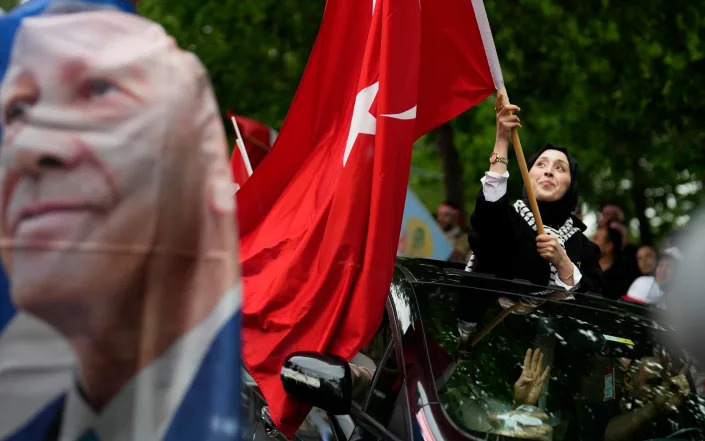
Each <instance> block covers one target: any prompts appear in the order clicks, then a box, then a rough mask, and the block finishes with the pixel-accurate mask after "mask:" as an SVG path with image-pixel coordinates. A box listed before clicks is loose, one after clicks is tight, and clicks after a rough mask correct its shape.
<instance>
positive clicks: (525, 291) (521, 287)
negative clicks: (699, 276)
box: [396, 257, 650, 315]
mask: <svg viewBox="0 0 705 441" xmlns="http://www.w3.org/2000/svg"><path fill="white" fill-rule="evenodd" d="M396 266H397V269H398V270H399V272H400V273H401V274H403V277H404V279H405V280H406V281H407V282H409V283H411V284H412V285H415V284H433V285H451V286H469V287H473V288H477V289H481V290H485V291H488V292H495V293H498V294H499V293H503V292H504V293H508V294H520V295H535V294H537V293H541V292H542V291H544V292H545V291H546V289H547V287H545V286H538V285H533V284H531V283H530V282H527V281H524V280H518V279H515V280H506V279H498V278H495V277H494V276H492V275H489V274H480V273H471V272H467V271H465V265H464V264H462V263H455V262H445V261H441V260H431V259H420V258H407V257H398V258H397V265H396ZM555 289H557V288H554V290H555ZM573 296H574V297H575V300H574V302H575V304H576V305H581V306H585V307H589V308H596V309H600V310H604V311H611V312H614V313H621V314H623V313H629V314H638V315H644V314H645V313H648V312H649V311H650V309H649V308H648V307H644V306H642V305H638V304H636V303H632V302H626V301H619V300H610V299H606V298H604V297H602V296H600V295H599V294H594V293H573Z"/></svg>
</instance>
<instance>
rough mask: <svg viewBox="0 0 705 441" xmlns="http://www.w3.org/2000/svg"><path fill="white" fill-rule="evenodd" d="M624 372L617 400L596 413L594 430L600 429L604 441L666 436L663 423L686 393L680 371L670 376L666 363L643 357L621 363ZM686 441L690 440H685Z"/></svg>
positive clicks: (665, 427) (685, 396)
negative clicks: (624, 369) (619, 395)
mask: <svg viewBox="0 0 705 441" xmlns="http://www.w3.org/2000/svg"><path fill="white" fill-rule="evenodd" d="M623 363H624V365H625V366H624V367H625V368H626V369H627V371H626V372H625V373H624V376H623V378H622V388H621V391H619V390H618V389H617V388H615V391H616V392H617V393H619V392H621V397H617V398H618V399H617V400H614V401H611V402H605V403H604V405H603V406H602V408H601V409H600V410H599V411H598V413H597V414H598V421H597V427H598V428H599V429H602V428H603V427H604V441H626V440H631V439H648V438H652V437H654V436H660V437H665V436H667V435H670V434H671V433H670V432H671V430H670V429H669V427H670V425H669V424H668V422H667V421H666V420H665V418H666V417H668V416H669V415H671V414H675V413H677V412H678V409H679V408H680V407H681V406H682V405H683V403H684V402H685V400H686V398H687V397H688V395H689V394H690V385H689V383H688V379H687V378H686V376H685V374H684V372H685V367H684V369H683V371H682V372H680V373H678V374H674V373H673V372H671V369H670V368H669V366H668V363H667V362H666V360H664V359H662V358H660V357H643V358H642V359H640V360H636V361H633V362H632V361H630V360H623ZM686 439H690V438H686Z"/></svg>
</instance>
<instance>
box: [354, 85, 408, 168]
mask: <svg viewBox="0 0 705 441" xmlns="http://www.w3.org/2000/svg"><path fill="white" fill-rule="evenodd" d="M377 92H379V81H377V82H375V83H374V84H372V85H370V86H367V87H365V88H364V89H362V90H361V91H360V92H358V94H357V96H356V97H355V105H354V107H353V114H352V121H351V122H350V131H349V132H348V141H347V142H346V143H345V153H344V154H343V166H345V164H346V163H347V162H348V157H350V152H351V151H352V148H353V145H355V140H356V139H357V135H359V134H361V133H364V134H366V135H374V134H376V133H377V118H375V117H374V115H372V114H371V113H370V108H371V107H372V103H373V102H374V101H375V98H376V97H377ZM380 116H385V117H387V118H394V119H403V120H409V119H415V118H416V106H414V107H412V108H411V109H409V110H406V111H404V112H401V113H385V114H382V115H380Z"/></svg>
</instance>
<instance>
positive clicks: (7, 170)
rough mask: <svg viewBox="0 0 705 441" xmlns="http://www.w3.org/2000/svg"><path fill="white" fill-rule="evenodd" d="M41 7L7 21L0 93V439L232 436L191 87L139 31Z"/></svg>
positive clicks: (226, 357) (228, 236)
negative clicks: (1, 312)
mask: <svg viewBox="0 0 705 441" xmlns="http://www.w3.org/2000/svg"><path fill="white" fill-rule="evenodd" d="M31 3H33V2H30V4H31ZM43 3H47V2H43ZM50 7H53V11H52V12H53V13H51V14H49V13H45V14H39V15H36V16H35V17H31V18H24V19H23V21H22V23H21V25H20V27H19V28H18V30H17V34H16V35H15V37H14V45H13V46H12V51H11V57H10V59H9V63H8V68H7V72H6V75H5V78H4V80H3V82H2V87H1V88H0V107H2V109H3V110H4V112H5V118H4V119H3V122H2V124H3V127H2V129H3V138H2V146H1V147H0V187H1V188H2V191H1V192H0V198H2V201H0V234H1V237H0V254H1V257H2V264H3V267H4V269H5V274H6V275H7V278H8V279H9V281H10V286H11V293H10V299H11V303H12V305H13V307H14V308H16V310H17V312H16V313H15V314H14V315H13V316H12V317H11V318H10V321H9V323H8V324H7V325H6V326H5V328H4V329H3V331H2V334H1V335H0V409H2V411H1V412H0V439H3V440H12V441H15V440H17V441H20V440H21V441H34V440H37V441H38V440H57V439H60V440H67V441H74V440H103V441H110V440H114V441H121V440H173V441H181V440H183V441H186V440H211V441H214V440H218V441H234V440H240V439H241V437H240V429H241V425H240V424H241V421H240V415H241V395H240V394H241V391H240V384H241V360H240V304H241V295H240V291H241V289H240V274H239V264H238V261H239V259H238V250H237V231H236V221H235V203H234V200H233V197H232V195H233V191H232V190H233V184H232V182H231V173H230V167H229V165H228V160H227V145H226V138H225V131H224V128H223V126H222V123H221V118H220V112H219V110H218V107H217V104H216V101H215V98H214V96H213V92H212V89H211V85H210V81H209V79H208V75H207V73H206V71H205V69H204V68H203V66H202V65H201V63H200V61H199V60H198V59H197V58H196V57H195V56H194V55H193V53H191V52H188V51H183V50H181V49H179V48H178V47H177V46H176V45H175V44H174V39H173V38H172V37H171V36H169V35H168V34H167V33H166V32H165V31H164V29H163V28H162V27H161V26H159V25H157V24H155V23H153V22H151V21H149V20H147V19H144V18H141V17H138V16H136V15H133V14H127V13H124V12H120V11H118V10H116V9H114V8H109V7H99V8H97V9H91V8H89V7H88V6H87V5H85V4H83V3H82V2H77V1H75V0H73V1H71V2H59V1H57V2H55V4H53V5H50ZM61 7H64V8H65V9H61ZM4 18H5V17H3V18H0V21H1V20H3V19H4Z"/></svg>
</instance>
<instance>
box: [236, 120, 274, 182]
mask: <svg viewBox="0 0 705 441" xmlns="http://www.w3.org/2000/svg"><path fill="white" fill-rule="evenodd" d="M233 117H234V118H235V121H237V125H238V128H239V129H240V134H241V135H242V140H243V142H244V143H245V151H246V152H247V157H248V158H249V160H250V165H251V166H252V170H255V169H256V168H257V166H258V165H259V164H260V162H262V159H264V157H265V156H266V155H267V153H269V150H270V149H271V148H272V144H274V140H275V139H276V137H277V134H278V133H277V131H276V130H274V129H273V128H271V127H269V126H268V125H266V124H263V123H261V122H259V121H255V120H253V119H250V118H246V117H244V116H240V115H235V114H233V113H232V112H228V119H231V120H232V118H233ZM230 168H231V170H232V174H233V181H234V182H235V183H236V184H238V185H239V186H240V187H242V185H243V184H244V183H245V181H247V179H248V178H249V174H248V173H247V167H246V166H245V161H244V159H243V158H242V154H241V153H240V150H239V149H238V148H237V144H236V145H234V146H233V153H232V155H231V156H230Z"/></svg>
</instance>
